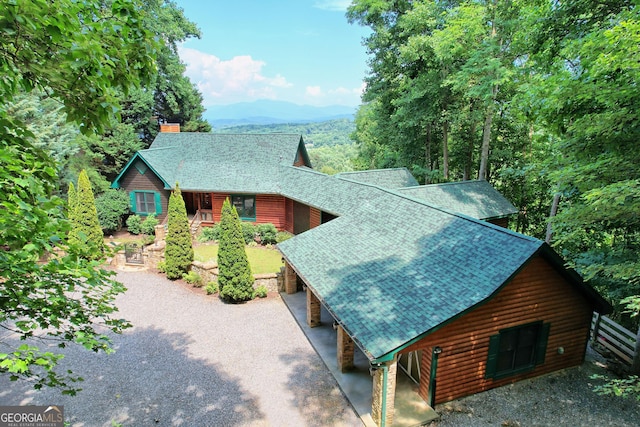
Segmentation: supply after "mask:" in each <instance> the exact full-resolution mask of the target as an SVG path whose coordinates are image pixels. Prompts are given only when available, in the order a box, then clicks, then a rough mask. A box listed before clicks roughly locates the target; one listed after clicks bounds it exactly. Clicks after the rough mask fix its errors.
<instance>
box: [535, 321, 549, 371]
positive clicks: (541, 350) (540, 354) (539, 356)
mask: <svg viewBox="0 0 640 427" xmlns="http://www.w3.org/2000/svg"><path fill="white" fill-rule="evenodd" d="M550 329H551V323H544V324H543V325H542V327H540V336H539V337H538V343H537V344H536V365H542V364H543V363H544V356H545V354H546V352H547V341H549V330H550Z"/></svg>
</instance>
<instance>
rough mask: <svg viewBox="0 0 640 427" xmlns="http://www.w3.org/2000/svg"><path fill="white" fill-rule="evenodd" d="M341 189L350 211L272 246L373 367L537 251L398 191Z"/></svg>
mask: <svg viewBox="0 0 640 427" xmlns="http://www.w3.org/2000/svg"><path fill="white" fill-rule="evenodd" d="M324 184H325V183H324V182H322V185H324ZM354 186H355V187H359V188H353V187H354ZM350 187H351V190H352V191H351V193H352V194H354V195H357V196H358V200H357V202H356V203H354V204H352V205H351V206H349V211H346V210H345V211H344V213H345V214H344V215H343V216H341V217H339V218H337V219H335V220H333V221H330V222H328V223H326V224H323V225H322V226H320V227H317V228H314V229H312V230H309V231H307V232H305V233H302V234H300V235H298V236H296V237H295V238H293V239H290V240H288V241H286V242H283V243H281V244H279V245H278V247H279V248H280V250H281V252H282V253H283V254H284V256H285V258H286V259H287V260H288V261H289V263H290V264H291V265H293V266H294V268H295V269H296V272H297V273H298V274H299V275H300V276H301V277H302V278H303V280H304V281H305V283H307V285H308V286H310V287H311V288H312V289H313V290H314V292H315V293H316V295H318V297H319V298H320V299H321V300H322V301H323V303H324V304H325V306H326V307H327V308H328V309H329V310H330V311H331V312H332V314H333V316H334V317H335V318H336V320H337V321H338V322H340V323H341V324H342V325H343V327H345V329H346V330H347V331H348V332H349V334H350V335H351V337H352V338H353V339H354V341H355V342H356V343H357V344H358V346H359V347H360V348H361V349H362V350H363V351H364V352H365V354H367V356H368V357H369V358H370V359H372V360H375V359H379V358H383V357H384V356H385V355H387V354H389V353H390V352H393V351H394V350H396V349H398V348H399V347H401V346H403V345H404V344H406V343H407V342H409V341H411V340H413V339H415V338H416V337H418V336H420V335H422V334H425V333H427V332H429V331H431V330H434V329H435V328H437V327H439V325H441V324H442V323H443V322H446V321H447V320H449V319H451V318H453V317H455V316H457V315H459V314H460V313H462V312H464V311H466V310H468V309H469V308H470V307H473V306H475V305H476V304H479V303H481V302H482V301H484V300H485V299H487V298H489V297H490V296H491V295H492V294H493V293H494V292H496V291H497V290H498V289H499V288H500V287H501V286H503V285H504V284H505V283H506V282H507V281H508V280H509V279H510V278H511V277H512V276H513V275H514V274H515V273H516V272H517V271H519V269H520V268H522V266H523V265H524V264H525V263H526V262H527V260H529V259H530V258H531V257H532V256H533V255H534V254H535V253H536V252H537V251H538V250H539V249H540V248H541V246H542V245H543V242H541V241H539V240H537V239H533V238H529V237H526V236H523V235H519V234H516V233H513V232H511V231H509V230H506V229H502V228H500V227H496V226H493V225H491V224H488V223H482V222H479V221H476V220H474V219H471V218H469V217H466V216H461V215H454V214H451V213H449V212H446V211H443V210H440V209H437V208H434V207H432V206H429V205H427V204H425V203H420V202H417V201H415V200H412V199H410V198H406V197H403V196H402V195H401V194H399V193H397V192H392V191H385V190H382V189H380V188H376V187H366V186H363V185H360V184H356V183H351V185H350ZM323 188H324V187H323Z"/></svg>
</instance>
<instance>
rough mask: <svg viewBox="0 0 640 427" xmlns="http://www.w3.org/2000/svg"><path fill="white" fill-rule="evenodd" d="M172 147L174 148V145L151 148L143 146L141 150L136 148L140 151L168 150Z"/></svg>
mask: <svg viewBox="0 0 640 427" xmlns="http://www.w3.org/2000/svg"><path fill="white" fill-rule="evenodd" d="M172 148H176V146H175V145H171V146H169V147H153V148H151V147H149V148H144V149H142V150H138V151H137V152H138V153H141V152H143V151H157V150H169V149H172Z"/></svg>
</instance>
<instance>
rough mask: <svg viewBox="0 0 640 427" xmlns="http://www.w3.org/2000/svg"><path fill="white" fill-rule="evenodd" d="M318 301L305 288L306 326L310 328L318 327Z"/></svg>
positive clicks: (309, 290) (311, 292)
mask: <svg viewBox="0 0 640 427" xmlns="http://www.w3.org/2000/svg"><path fill="white" fill-rule="evenodd" d="M320 308H321V307H320V300H319V299H318V297H317V296H316V295H315V294H314V293H313V291H311V289H309V288H307V325H309V327H310V328H315V327H316V326H320Z"/></svg>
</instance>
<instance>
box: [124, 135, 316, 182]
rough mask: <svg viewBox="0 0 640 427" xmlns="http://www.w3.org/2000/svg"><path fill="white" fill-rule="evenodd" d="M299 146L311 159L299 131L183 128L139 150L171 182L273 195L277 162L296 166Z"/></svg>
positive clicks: (154, 168)
mask: <svg viewBox="0 0 640 427" xmlns="http://www.w3.org/2000/svg"><path fill="white" fill-rule="evenodd" d="M298 150H300V151H301V152H302V155H303V156H304V157H305V161H306V162H307V164H308V163H309V159H308V156H307V154H306V149H305V148H304V143H303V141H302V137H301V136H300V135H299V134H297V135H296V134H238V135H236V134H213V133H190V132H182V133H160V134H158V136H156V139H155V140H154V141H153V143H152V144H151V147H149V149H147V150H141V151H139V152H138V154H139V155H140V156H141V157H142V158H143V159H144V160H145V161H146V162H147V163H148V165H149V166H150V167H151V168H152V169H153V170H154V171H156V173H158V174H159V175H160V178H161V179H163V180H164V181H165V182H168V183H169V184H170V185H171V187H173V186H174V185H175V183H176V182H178V183H179V184H180V188H181V189H182V190H186V191H218V192H233V193H252V194H258V193H263V194H265V193H266V194H272V193H277V191H278V187H279V186H278V181H277V175H278V174H277V169H278V167H279V166H281V165H293V164H294V162H295V161H296V155H297V154H298ZM121 175H122V174H121ZM119 179H120V176H119V177H118V178H116V181H115V182H114V185H117V182H118V180H119Z"/></svg>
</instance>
